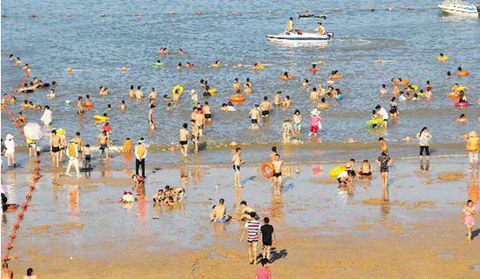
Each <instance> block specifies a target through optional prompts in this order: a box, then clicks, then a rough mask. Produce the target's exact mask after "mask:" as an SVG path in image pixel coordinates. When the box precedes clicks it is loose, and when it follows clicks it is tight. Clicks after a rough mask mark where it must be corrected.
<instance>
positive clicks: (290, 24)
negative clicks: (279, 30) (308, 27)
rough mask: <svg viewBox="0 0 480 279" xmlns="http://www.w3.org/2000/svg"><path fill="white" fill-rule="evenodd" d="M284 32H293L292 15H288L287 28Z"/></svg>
mask: <svg viewBox="0 0 480 279" xmlns="http://www.w3.org/2000/svg"><path fill="white" fill-rule="evenodd" d="M285 32H287V33H289V32H295V25H294V24H293V17H290V18H289V19H288V21H287V28H286V29H285Z"/></svg>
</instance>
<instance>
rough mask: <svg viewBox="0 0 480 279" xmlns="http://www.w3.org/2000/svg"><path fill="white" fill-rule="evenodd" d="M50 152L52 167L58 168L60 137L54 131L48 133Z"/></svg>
mask: <svg viewBox="0 0 480 279" xmlns="http://www.w3.org/2000/svg"><path fill="white" fill-rule="evenodd" d="M50 152H51V153H52V166H53V167H56V168H58V167H59V162H60V137H59V136H58V135H57V131H56V130H52V132H51V133H50Z"/></svg>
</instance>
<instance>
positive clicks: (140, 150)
mask: <svg viewBox="0 0 480 279" xmlns="http://www.w3.org/2000/svg"><path fill="white" fill-rule="evenodd" d="M135 153H136V154H137V155H138V157H139V158H142V157H143V156H145V154H146V153H147V149H145V146H143V145H137V150H136V152H135Z"/></svg>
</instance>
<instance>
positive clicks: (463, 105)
mask: <svg viewBox="0 0 480 279" xmlns="http://www.w3.org/2000/svg"><path fill="white" fill-rule="evenodd" d="M455 106H456V107H457V108H460V107H468V106H470V103H459V102H456V103H455Z"/></svg>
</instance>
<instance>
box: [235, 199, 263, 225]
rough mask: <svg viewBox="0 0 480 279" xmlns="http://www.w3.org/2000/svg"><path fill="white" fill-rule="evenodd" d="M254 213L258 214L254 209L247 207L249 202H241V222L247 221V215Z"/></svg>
mask: <svg viewBox="0 0 480 279" xmlns="http://www.w3.org/2000/svg"><path fill="white" fill-rule="evenodd" d="M252 212H256V211H255V209H253V208H252V207H250V206H248V205H247V202H246V201H241V202H240V214H241V215H240V220H242V221H245V220H247V219H248V217H249V216H247V215H250V213H252ZM258 219H259V217H258V215H257V220H258Z"/></svg>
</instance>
